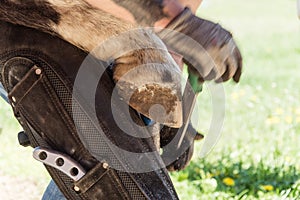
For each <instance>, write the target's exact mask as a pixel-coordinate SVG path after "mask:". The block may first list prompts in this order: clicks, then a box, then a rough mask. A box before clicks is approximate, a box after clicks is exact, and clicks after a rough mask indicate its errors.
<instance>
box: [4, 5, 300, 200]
mask: <svg viewBox="0 0 300 200" xmlns="http://www.w3.org/2000/svg"><path fill="white" fill-rule="evenodd" d="M197 14H198V15H199V16H201V17H203V18H206V19H210V20H212V21H214V22H218V23H220V24H221V25H223V26H224V27H225V28H227V29H229V30H230V31H231V32H232V33H233V35H234V38H235V39H236V42H237V43H238V45H239V47H240V49H241V51H242V54H243V58H244V73H243V76H242V79H241V82H240V83H239V84H234V83H233V82H228V83H225V84H224V85H223V87H224V90H225V94H226V98H225V100H226V101H225V105H226V116H225V121H224V125H223V128H222V135H221V138H220V140H219V142H218V143H217V145H216V147H215V148H214V149H213V150H212V152H211V153H210V154H209V155H208V156H206V157H205V158H200V157H199V151H200V149H201V146H202V143H203V141H202V142H201V141H200V142H197V143H196V147H195V155H194V157H193V160H192V163H191V164H190V166H189V167H188V168H186V169H185V170H184V171H181V172H176V173H172V174H171V177H172V179H173V181H174V184H175V187H176V189H177V191H178V194H179V196H180V197H181V199H208V200H210V199H217V200H218V199H226V200H227V199H270V200H274V199H300V151H299V150H300V88H299V86H300V20H299V19H298V17H297V10H296V0H263V1H261V0H252V1H241V0H227V1H225V0H204V1H203V3H202V5H201V7H200V8H199V9H198V12H197ZM211 116H212V103H211V94H210V91H209V90H208V89H207V88H205V89H204V91H203V93H202V94H201V95H200V96H199V99H198V104H197V109H196V112H194V113H193V118H194V119H196V118H198V119H199V120H197V121H196V122H195V121H194V124H195V125H196V126H197V129H198V130H199V131H201V132H203V133H207V132H208V130H209V126H210V123H211ZM20 130H22V129H21V128H20V126H19V125H18V123H17V122H16V120H15V119H14V118H13V113H12V111H11V109H10V107H9V106H8V105H7V104H6V103H5V102H4V101H3V100H2V99H1V100H0V148H1V151H0V199H26V200H27V199H28V200H31V199H32V200H33V199H40V198H41V195H42V193H43V190H44V189H45V187H46V185H47V184H48V182H49V180H50V178H49V176H48V175H47V173H46V171H45V170H44V168H43V166H42V165H41V164H40V163H38V162H36V161H34V160H33V158H32V157H31V154H32V149H30V148H24V147H21V146H20V145H19V144H18V141H17V133H18V132H19V131H20Z"/></svg>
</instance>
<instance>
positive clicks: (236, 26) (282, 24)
mask: <svg viewBox="0 0 300 200" xmlns="http://www.w3.org/2000/svg"><path fill="white" fill-rule="evenodd" d="M295 5H296V1H292V0H290V1H279V0H275V1H271V0H266V1H248V2H244V1H239V0H229V1H221V0H211V1H206V2H205V4H203V7H202V8H200V9H199V11H198V14H199V15H201V16H205V17H207V18H209V19H213V20H215V21H218V22H220V23H221V24H222V25H224V26H225V27H227V28H230V29H231V30H232V32H233V35H234V36H235V38H236V40H237V42H238V44H239V46H240V48H241V51H242V53H243V58H244V74H243V77H242V80H241V82H240V83H239V84H238V85H235V84H233V83H226V84H224V90H225V94H226V98H225V100H226V101H225V104H226V116H225V122H224V126H223V129H222V137H221V139H220V141H219V143H218V144H217V146H216V147H215V149H214V150H213V151H212V152H211V153H210V155H209V156H207V157H206V158H204V159H199V158H198V157H197V149H198V152H199V151H200V149H201V145H202V143H201V142H200V143H199V144H198V145H197V147H196V153H195V156H194V158H193V162H192V164H191V165H190V166H189V167H188V168H187V169H186V170H184V171H183V172H179V173H174V174H172V178H173V179H174V180H175V185H176V187H177V190H178V191H179V195H180V196H181V197H182V199H187V198H191V199H278V198H279V199H288V198H290V199H297V198H300V196H299V195H300V187H299V183H300V160H299V158H300V153H299V146H300V114H299V113H300V109H299V107H300V102H299V99H300V90H299V85H300V73H299V71H300V22H299V21H298V18H297V17H296V6H295ZM210 98H211V97H210V94H209V91H208V90H204V92H203V94H202V95H201V96H200V97H199V102H198V105H199V106H198V107H199V108H198V113H194V115H199V116H200V120H201V121H200V122H194V123H195V124H199V125H198V129H199V130H201V131H203V132H207V131H208V129H209V125H210V118H211V115H212V105H211V99H210ZM194 118H195V117H194Z"/></svg>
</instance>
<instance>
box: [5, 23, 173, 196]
mask: <svg viewBox="0 0 300 200" xmlns="http://www.w3.org/2000/svg"><path fill="white" fill-rule="evenodd" d="M0 27H1V28H0V34H1V36H2V37H1V38H0V60H1V61H0V68H1V79H2V82H3V84H4V86H5V88H6V89H7V90H8V92H9V97H10V101H11V103H12V105H13V108H14V111H15V115H16V116H17V117H19V118H21V121H23V123H24V122H26V123H28V124H29V125H30V127H32V128H33V130H34V131H36V132H37V133H38V134H39V136H40V137H41V138H42V139H43V140H44V141H46V142H47V144H48V145H49V146H51V147H52V148H53V149H55V150H58V151H61V152H64V153H66V154H68V155H69V156H71V157H72V158H73V159H75V160H77V161H78V162H79V163H80V164H81V165H82V166H83V167H84V168H85V169H86V170H87V171H90V170H92V171H93V169H94V170H95V169H97V166H98V164H99V162H100V161H99V160H97V159H95V157H94V156H93V155H92V154H91V153H90V152H89V151H88V150H87V149H86V148H85V147H84V145H83V143H84V141H80V139H79V137H78V135H77V133H76V128H75V127H74V122H73V121H72V120H73V119H72V117H71V116H72V115H71V113H70V112H69V111H68V109H67V108H66V107H65V106H64V105H63V104H62V103H61V101H60V96H59V94H58V93H57V92H58V91H56V90H54V89H53V82H51V80H52V78H53V77H51V76H50V75H51V73H52V72H54V74H55V73H56V76H55V77H56V78H57V77H58V79H59V80H60V81H61V83H62V84H64V86H65V87H66V89H67V90H70V91H68V92H69V95H70V94H71V90H72V84H73V82H74V80H75V77H76V73H77V70H78V68H79V67H80V64H81V63H82V61H83V60H84V58H85V57H86V55H87V54H86V52H83V51H81V50H79V49H77V48H75V47H74V46H72V45H70V44H68V43H66V42H64V41H62V40H60V39H58V38H56V37H53V36H51V35H48V34H44V33H41V32H38V31H36V30H33V29H30V28H25V27H22V26H15V25H12V24H8V23H6V22H0ZM16 57H20V58H22V59H20V60H21V61H22V62H21V64H20V63H19V64H18V63H17V64H16V65H14V64H12V63H14V62H17V61H15V60H13V59H15V58H16ZM27 59H28V60H27ZM17 60H18V59H17ZM27 61H28V62H27ZM18 62H19V61H18ZM22 63H23V65H22ZM24 63H25V65H24ZM4 66H6V68H5V69H6V70H4ZM15 66H19V67H20V68H22V69H20V71H18V70H17V72H14V75H16V77H18V76H19V78H17V79H11V76H10V75H9V73H7V72H10V71H14V70H15V69H16V68H15ZM22 66H23V67H22ZM9 69H13V70H9ZM24 69H26V70H24ZM37 69H41V73H38V72H37V71H36V70H37ZM5 71H6V72H5ZM50 72H51V73H50ZM52 75H53V74H52ZM9 77H10V78H9ZM113 87H114V85H113V81H112V80H111V77H110V76H109V74H108V73H105V74H104V76H103V77H102V83H101V84H99V85H98V88H97V93H96V99H97V100H99V102H101V106H96V108H97V109H96V111H97V117H98V119H99V123H100V124H101V126H103V127H106V130H107V132H106V133H105V134H106V135H107V137H108V138H109V139H110V140H111V141H112V142H114V143H115V144H117V145H118V146H119V147H120V148H124V149H126V150H130V151H133V152H148V151H153V150H155V145H154V143H153V140H152V138H145V139H139V138H135V137H132V136H129V135H127V134H126V133H124V132H122V130H120V129H119V128H118V126H116V124H115V123H114V119H113V116H112V114H111V110H110V109H109V108H110V106H109V103H110V100H111V99H110V95H111V92H112V89H113ZM62 90H64V89H62ZM68 98H69V99H70V98H71V97H70V96H69V97H68ZM120 103H121V102H120ZM120 107H121V108H124V107H125V108H127V109H128V106H127V105H126V103H125V102H123V104H122V105H120ZM120 111H121V110H120ZM132 116H133V118H134V120H136V121H137V123H141V121H140V119H139V117H138V116H137V115H136V114H134V112H132ZM124 120H125V121H126V118H124ZM103 122H104V123H103ZM27 127H28V126H27ZM132 130H134V128H133V129H132ZM108 159H109V158H108ZM157 159H158V160H154V161H153V162H161V161H159V158H157ZM137 164H138V162H137ZM95 167H96V168H95ZM111 170H112V172H113V173H112V172H111V173H107V175H109V176H106V175H105V176H103V179H100V180H97V179H91V180H93V181H95V180H97V181H95V183H94V184H89V185H91V188H90V189H85V190H86V193H81V194H78V195H77V196H76V194H74V191H73V192H71V193H69V192H68V190H72V187H73V185H72V184H70V183H63V182H61V180H62V179H61V178H57V179H56V177H57V176H61V175H60V173H59V172H57V171H53V170H50V172H51V175H52V176H53V177H54V180H56V182H57V184H58V185H59V186H60V188H61V189H62V192H63V193H64V194H65V195H66V197H67V198H69V199H99V198H102V196H104V197H103V198H105V197H106V195H107V194H108V193H109V194H111V193H113V194H116V196H113V197H114V199H128V198H132V196H131V192H129V191H131V190H130V189H129V187H135V188H137V190H138V192H137V193H139V194H137V196H140V197H141V196H143V197H144V198H146V199H177V198H178V197H177V195H176V192H175V189H174V187H173V185H172V183H171V180H170V178H169V176H168V174H167V171H166V169H165V168H162V169H160V170H155V171H152V172H147V173H139V174H134V173H126V172H118V171H117V170H113V169H111ZM92 171H91V172H92ZM96 171H97V170H96ZM92 174H93V173H92ZM124 177H127V179H128V180H129V181H127V183H130V184H131V185H126V184H124V183H125V181H124ZM57 180H59V181H57ZM112 180H114V181H112ZM73 184H74V183H73ZM97 188H98V189H97ZM137 190H135V191H137ZM101 191H105V192H102V193H101Z"/></svg>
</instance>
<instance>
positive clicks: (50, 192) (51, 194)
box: [0, 83, 66, 200]
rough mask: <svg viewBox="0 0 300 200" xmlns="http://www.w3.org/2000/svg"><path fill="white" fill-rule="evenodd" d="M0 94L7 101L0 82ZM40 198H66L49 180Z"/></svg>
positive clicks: (57, 199)
mask: <svg viewBox="0 0 300 200" xmlns="http://www.w3.org/2000/svg"><path fill="white" fill-rule="evenodd" d="M0 96H1V97H2V98H3V99H4V100H5V101H6V102H9V101H8V98H7V92H6V91H5V90H4V88H3V85H2V84H1V83H0ZM42 200H66V198H65V197H64V195H63V194H62V193H61V191H60V190H59V189H58V187H57V186H56V185H55V183H54V182H53V181H52V180H51V182H50V183H49V185H48V187H47V189H46V191H45V193H44V195H43V198H42Z"/></svg>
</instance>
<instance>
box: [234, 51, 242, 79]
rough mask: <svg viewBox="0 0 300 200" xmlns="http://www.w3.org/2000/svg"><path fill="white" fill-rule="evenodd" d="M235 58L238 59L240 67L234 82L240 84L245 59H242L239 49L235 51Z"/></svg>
mask: <svg viewBox="0 0 300 200" xmlns="http://www.w3.org/2000/svg"><path fill="white" fill-rule="evenodd" d="M235 57H236V60H237V63H238V66H237V70H236V72H235V74H234V76H233V80H234V81H235V82H237V83H238V82H239V81H240V78H241V75H242V70H243V58H242V55H241V52H240V51H239V49H238V48H236V49H235Z"/></svg>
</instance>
